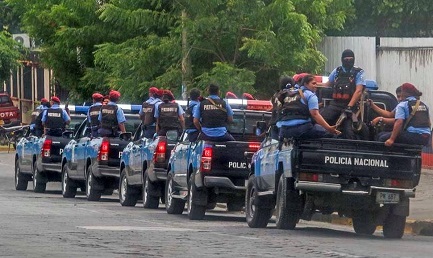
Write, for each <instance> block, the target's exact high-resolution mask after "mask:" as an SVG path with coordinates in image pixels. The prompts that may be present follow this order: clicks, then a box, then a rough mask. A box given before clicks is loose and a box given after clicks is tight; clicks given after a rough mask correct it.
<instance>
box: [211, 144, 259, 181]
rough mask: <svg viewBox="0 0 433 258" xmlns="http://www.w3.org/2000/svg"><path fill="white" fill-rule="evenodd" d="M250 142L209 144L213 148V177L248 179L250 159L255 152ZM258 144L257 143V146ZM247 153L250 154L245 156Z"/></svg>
mask: <svg viewBox="0 0 433 258" xmlns="http://www.w3.org/2000/svg"><path fill="white" fill-rule="evenodd" d="M252 144H253V143H248V142H238V141H232V142H221V143H212V144H209V145H211V146H212V169H211V173H212V175H213V176H214V175H216V176H228V177H234V178H236V177H238V178H246V177H248V174H249V166H250V163H249V160H248V158H249V159H251V157H252V154H253V151H252V150H250V145H252ZM257 144H258V143H255V146H258V145H257ZM255 150H256V149H254V151H255ZM245 152H247V153H248V154H247V155H245Z"/></svg>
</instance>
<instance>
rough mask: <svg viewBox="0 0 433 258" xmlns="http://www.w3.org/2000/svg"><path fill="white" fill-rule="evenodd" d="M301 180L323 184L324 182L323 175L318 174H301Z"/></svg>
mask: <svg viewBox="0 0 433 258" xmlns="http://www.w3.org/2000/svg"><path fill="white" fill-rule="evenodd" d="M299 180H300V181H311V182H321V181H323V175H322V174H316V173H300V174H299Z"/></svg>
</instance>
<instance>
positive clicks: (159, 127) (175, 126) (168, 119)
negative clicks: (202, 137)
mask: <svg viewBox="0 0 433 258" xmlns="http://www.w3.org/2000/svg"><path fill="white" fill-rule="evenodd" d="M162 101H163V102H161V103H157V104H156V105H155V109H156V111H155V118H156V133H157V134H158V135H159V136H165V135H166V134H167V131H169V130H177V131H178V135H180V134H181V133H182V131H183V129H184V128H185V119H184V117H183V114H184V113H185V112H184V111H183V108H182V107H181V106H180V105H179V103H176V101H175V99H174V96H173V93H172V92H171V91H169V90H164V93H163V94H162Z"/></svg>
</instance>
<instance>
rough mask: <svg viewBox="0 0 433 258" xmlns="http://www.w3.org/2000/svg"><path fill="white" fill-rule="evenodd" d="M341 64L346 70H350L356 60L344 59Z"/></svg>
mask: <svg viewBox="0 0 433 258" xmlns="http://www.w3.org/2000/svg"><path fill="white" fill-rule="evenodd" d="M341 62H342V64H343V67H344V69H347V70H350V69H352V67H353V66H354V65H355V58H353V59H349V60H345V59H342V60H341Z"/></svg>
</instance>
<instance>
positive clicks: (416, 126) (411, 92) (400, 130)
mask: <svg viewBox="0 0 433 258" xmlns="http://www.w3.org/2000/svg"><path fill="white" fill-rule="evenodd" d="M421 95H422V92H420V91H418V90H417V89H416V88H415V86H414V85H413V84H411V83H407V82H406V83H403V85H401V96H402V98H404V100H403V101H401V102H400V103H399V104H398V105H397V107H396V109H395V122H394V127H393V129H392V132H384V133H382V134H381V135H380V136H379V141H382V142H385V145H386V146H392V145H393V144H394V143H407V144H418V145H424V146H425V145H428V144H429V139H430V135H431V124H430V115H429V108H428V107H427V105H426V104H424V103H423V102H422V101H420V99H419V98H420V97H421Z"/></svg>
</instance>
